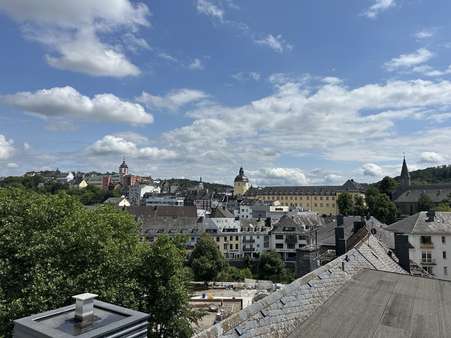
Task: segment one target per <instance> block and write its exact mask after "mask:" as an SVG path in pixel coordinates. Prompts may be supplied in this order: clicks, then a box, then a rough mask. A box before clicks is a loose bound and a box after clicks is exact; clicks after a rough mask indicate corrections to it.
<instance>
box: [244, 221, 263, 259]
mask: <svg viewBox="0 0 451 338" xmlns="http://www.w3.org/2000/svg"><path fill="white" fill-rule="evenodd" d="M270 231H271V227H270V226H269V227H268V226H267V224H266V223H265V221H264V220H256V219H253V220H241V234H240V235H241V236H240V238H241V247H242V252H243V256H244V257H249V258H252V259H257V258H258V257H260V255H261V253H262V252H264V251H267V250H270V242H271V240H270Z"/></svg>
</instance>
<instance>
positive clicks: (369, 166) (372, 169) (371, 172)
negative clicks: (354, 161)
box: [362, 163, 384, 178]
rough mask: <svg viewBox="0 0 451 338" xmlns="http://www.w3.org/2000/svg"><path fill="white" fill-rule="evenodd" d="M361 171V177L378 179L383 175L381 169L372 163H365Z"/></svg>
mask: <svg viewBox="0 0 451 338" xmlns="http://www.w3.org/2000/svg"><path fill="white" fill-rule="evenodd" d="M362 170H363V175H365V176H370V177H375V178H379V177H382V176H383V175H384V171H383V169H382V168H381V167H380V166H378V165H377V164H374V163H365V164H364V165H363V166H362Z"/></svg>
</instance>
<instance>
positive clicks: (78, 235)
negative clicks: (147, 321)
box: [0, 188, 193, 337]
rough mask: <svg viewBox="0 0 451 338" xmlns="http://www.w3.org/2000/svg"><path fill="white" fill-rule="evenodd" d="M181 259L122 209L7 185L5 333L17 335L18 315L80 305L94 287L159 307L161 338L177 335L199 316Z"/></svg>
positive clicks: (0, 273)
mask: <svg viewBox="0 0 451 338" xmlns="http://www.w3.org/2000/svg"><path fill="white" fill-rule="evenodd" d="M181 256H182V254H181V252H180V251H179V249H178V247H177V246H176V244H175V243H171V242H170V241H168V240H167V239H166V240H165V239H161V241H157V243H156V244H155V245H149V244H148V243H146V242H144V241H143V240H142V239H141V236H140V233H139V228H138V225H137V224H136V222H135V221H134V219H133V218H132V217H131V216H130V215H129V214H128V213H126V212H123V211H121V210H118V209H116V208H113V207H110V206H101V207H99V208H96V209H94V210H93V209H87V208H86V207H84V206H83V205H82V204H81V203H80V202H79V201H78V200H77V199H76V198H73V197H71V196H69V195H67V194H65V193H59V194H57V195H46V194H39V193H35V192H32V191H29V190H24V189H16V188H7V189H1V188H0V336H2V335H4V336H6V337H9V336H11V330H12V327H13V323H12V320H13V319H17V318H21V317H24V316H28V315H30V314H32V313H39V312H42V311H46V310H50V309H54V308H57V307H60V306H64V305H67V304H72V302H73V300H72V299H71V297H72V296H73V295H75V294H79V293H83V292H87V291H89V292H93V293H96V294H98V295H99V299H101V300H104V301H107V302H111V303H114V304H117V305H122V306H126V307H129V308H132V309H135V310H139V311H145V312H148V311H152V317H151V327H152V328H155V327H157V325H158V324H160V326H161V327H162V328H163V332H162V334H161V335H159V336H158V337H173V336H177V335H178V334H177V335H174V332H175V331H174V330H177V329H180V330H181V331H182V332H186V331H187V330H188V328H189V319H190V318H192V317H193V316H192V313H191V312H189V309H188V307H187V306H188V301H187V297H188V293H187V289H186V287H185V285H184V276H185V273H184V270H183V258H182V257H181ZM162 283H165V285H164V286H163V285H162ZM144 293H145V294H146V295H150V294H151V296H147V297H145V296H144ZM155 299H165V300H166V301H167V303H169V304H162V303H161V302H159V303H157V302H156V301H155ZM155 314H156V315H155ZM150 333H151V334H152V332H150ZM178 336H182V337H183V336H187V335H186V334H180V335H178Z"/></svg>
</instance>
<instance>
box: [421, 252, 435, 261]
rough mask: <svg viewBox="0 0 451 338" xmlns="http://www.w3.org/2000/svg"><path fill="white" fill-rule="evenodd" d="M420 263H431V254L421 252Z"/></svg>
mask: <svg viewBox="0 0 451 338" xmlns="http://www.w3.org/2000/svg"><path fill="white" fill-rule="evenodd" d="M421 261H422V262H423V263H432V253H431V252H430V251H422V252H421Z"/></svg>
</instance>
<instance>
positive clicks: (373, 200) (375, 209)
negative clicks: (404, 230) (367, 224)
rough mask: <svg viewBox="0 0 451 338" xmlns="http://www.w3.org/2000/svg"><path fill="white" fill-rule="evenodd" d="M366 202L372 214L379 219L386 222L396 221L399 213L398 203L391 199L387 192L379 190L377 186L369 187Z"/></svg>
mask: <svg viewBox="0 0 451 338" xmlns="http://www.w3.org/2000/svg"><path fill="white" fill-rule="evenodd" d="M366 203H367V205H368V211H369V213H370V215H371V216H374V217H376V218H377V219H378V220H379V221H381V222H383V223H385V224H390V223H393V222H394V221H396V217H397V213H398V211H397V209H396V205H395V204H394V203H393V202H392V201H390V199H389V198H388V196H387V195H386V194H383V193H381V192H379V190H378V189H377V188H375V187H373V186H371V187H369V188H368V190H367V192H366Z"/></svg>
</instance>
